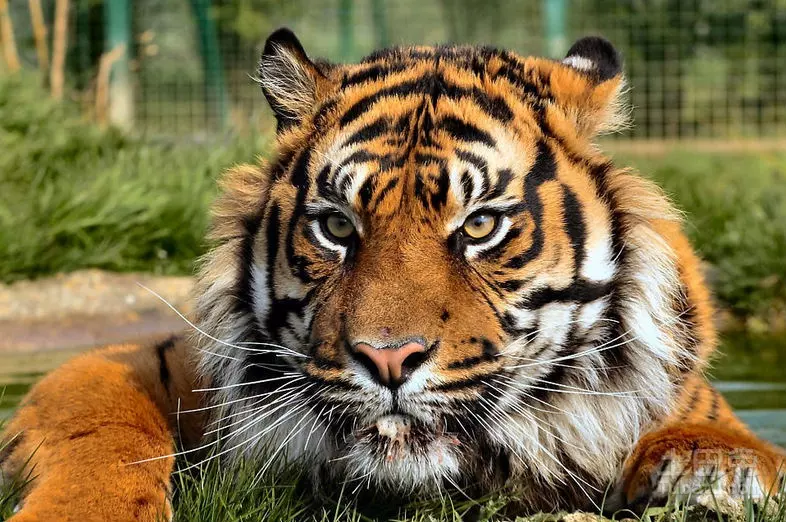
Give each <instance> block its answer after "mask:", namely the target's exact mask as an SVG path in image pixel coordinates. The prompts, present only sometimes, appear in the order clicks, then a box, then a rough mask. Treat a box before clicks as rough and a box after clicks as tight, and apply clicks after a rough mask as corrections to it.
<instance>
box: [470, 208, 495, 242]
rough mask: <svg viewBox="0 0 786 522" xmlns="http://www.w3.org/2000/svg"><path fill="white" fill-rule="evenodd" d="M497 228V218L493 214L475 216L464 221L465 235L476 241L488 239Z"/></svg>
mask: <svg viewBox="0 0 786 522" xmlns="http://www.w3.org/2000/svg"><path fill="white" fill-rule="evenodd" d="M496 227H497V216H495V215H493V214H487V213H481V214H474V215H472V216H470V217H468V218H467V220H466V221H464V225H463V229H464V234H466V235H467V236H468V237H470V238H471V239H474V240H482V239H485V238H487V237H488V236H490V235H491V233H492V232H494V229H495V228H496Z"/></svg>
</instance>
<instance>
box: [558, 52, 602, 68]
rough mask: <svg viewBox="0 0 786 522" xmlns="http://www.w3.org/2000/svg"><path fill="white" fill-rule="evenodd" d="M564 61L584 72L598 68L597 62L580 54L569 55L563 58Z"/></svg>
mask: <svg viewBox="0 0 786 522" xmlns="http://www.w3.org/2000/svg"><path fill="white" fill-rule="evenodd" d="M562 63H564V64H565V65H567V66H570V67H573V68H574V69H578V70H579V71H583V72H591V71H594V70H595V68H596V66H595V62H593V61H592V60H590V59H589V58H584V57H583V56H578V55H574V56H568V57H567V58H565V59H564V60H562Z"/></svg>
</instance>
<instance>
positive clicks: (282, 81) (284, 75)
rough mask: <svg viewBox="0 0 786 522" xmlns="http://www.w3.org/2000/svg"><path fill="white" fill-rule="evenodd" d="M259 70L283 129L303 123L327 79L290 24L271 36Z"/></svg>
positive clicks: (265, 90)
mask: <svg viewBox="0 0 786 522" xmlns="http://www.w3.org/2000/svg"><path fill="white" fill-rule="evenodd" d="M258 74H259V83H260V85H261V86H262V92H263V93H264V94H265V98H267V102H268V103H269V104H270V108H271V109H273V113H274V114H275V115H276V120H277V121H278V129H279V130H282V129H284V128H287V127H289V126H290V125H292V124H297V123H299V122H300V121H302V119H303V118H304V117H305V116H307V115H308V114H310V113H311V111H312V110H313V109H314V106H315V105H316V103H317V95H318V92H319V84H320V82H321V81H324V80H325V77H324V75H323V74H322V72H321V71H320V70H319V68H318V67H317V66H316V65H315V64H314V62H312V61H311V60H310V59H309V58H308V56H307V55H306V51H305V50H304V49H303V46H302V45H301V44H300V41H299V40H298V39H297V37H296V36H295V34H294V33H293V32H292V31H290V30H289V29H286V28H281V29H278V30H276V31H274V32H273V33H272V34H271V35H270V36H269V37H268V39H267V41H266V42H265V49H264V50H263V51H262V57H261V59H260V60H259V68H258Z"/></svg>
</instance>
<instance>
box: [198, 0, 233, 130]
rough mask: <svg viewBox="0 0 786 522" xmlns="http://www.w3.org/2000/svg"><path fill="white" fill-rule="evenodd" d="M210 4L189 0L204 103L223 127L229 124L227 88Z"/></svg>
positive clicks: (208, 2)
mask: <svg viewBox="0 0 786 522" xmlns="http://www.w3.org/2000/svg"><path fill="white" fill-rule="evenodd" d="M210 4H211V0H191V6H192V7H193V11H194V16H195V17H196V21H197V29H198V31H199V50H200V54H201V55H202V68H203V69H204V71H205V104H206V105H207V108H208V114H210V115H211V116H212V117H213V118H215V119H216V121H218V123H219V125H220V126H222V127H223V126H226V125H228V124H229V119H228V116H229V113H228V110H227V105H228V101H227V89H226V82H225V81H224V66H223V64H222V63H221V52H220V50H219V46H218V45H219V44H218V30H217V29H216V23H215V20H214V19H213V16H212V14H211V12H210V8H211V5H210Z"/></svg>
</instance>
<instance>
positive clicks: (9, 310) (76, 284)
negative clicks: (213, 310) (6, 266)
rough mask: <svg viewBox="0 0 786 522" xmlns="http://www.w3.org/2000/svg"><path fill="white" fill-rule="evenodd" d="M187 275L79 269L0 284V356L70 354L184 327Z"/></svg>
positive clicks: (189, 281) (189, 284) (188, 290)
mask: <svg viewBox="0 0 786 522" xmlns="http://www.w3.org/2000/svg"><path fill="white" fill-rule="evenodd" d="M140 284H142V285H144V286H146V287H148V288H150V289H151V290H153V291H154V292H156V293H157V294H159V295H161V297H163V298H164V299H165V300H166V301H168V302H169V303H171V305H172V306H174V307H175V308H176V309H178V310H179V311H181V312H182V313H184V314H188V313H190V311H191V309H192V307H191V303H190V294H191V291H192V288H193V284H194V281H193V278H191V277H161V276H154V275H150V274H117V273H111V272H103V271H100V270H83V271H78V272H73V273H70V274H60V275H57V276H54V277H50V278H45V279H39V280H35V281H20V282H17V283H14V284H11V285H0V353H20V352H26V353H30V352H36V351H42V350H43V351H50V350H73V349H76V348H89V347H93V346H99V345H103V344H110V343H119V342H128V341H135V340H139V339H142V338H146V337H155V336H158V335H164V334H166V333H169V332H172V331H178V330H182V329H184V328H185V327H186V325H185V323H184V322H183V320H182V319H180V318H179V317H178V316H177V314H175V313H174V312H173V311H172V310H171V309H170V308H169V307H168V306H167V305H166V304H165V303H164V302H162V301H161V300H160V299H159V298H158V297H156V296H155V295H154V294H152V293H151V292H150V291H148V290H146V289H145V288H143V287H142V286H140Z"/></svg>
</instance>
